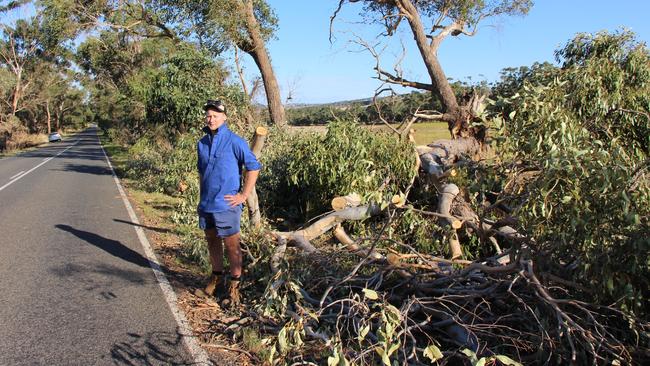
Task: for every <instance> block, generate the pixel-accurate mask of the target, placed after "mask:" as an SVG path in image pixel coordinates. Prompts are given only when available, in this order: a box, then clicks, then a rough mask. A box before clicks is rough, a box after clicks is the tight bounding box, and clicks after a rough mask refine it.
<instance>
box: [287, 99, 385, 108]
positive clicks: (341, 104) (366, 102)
mask: <svg viewBox="0 0 650 366" xmlns="http://www.w3.org/2000/svg"><path fill="white" fill-rule="evenodd" d="M380 99H383V98H380ZM371 103H372V98H363V99H353V100H342V101H338V102H330V103H295V104H294V103H290V104H286V105H285V106H284V108H285V109H300V108H310V107H338V108H340V107H345V106H348V105H350V104H358V105H370V104H371Z"/></svg>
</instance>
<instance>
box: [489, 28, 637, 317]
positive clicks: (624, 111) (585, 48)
mask: <svg viewBox="0 0 650 366" xmlns="http://www.w3.org/2000/svg"><path fill="white" fill-rule="evenodd" d="M558 55H560V56H562V57H564V59H565V63H564V66H563V68H562V69H561V70H560V71H559V72H558V74H557V77H556V78H555V80H553V81H552V82H550V83H547V84H546V85H537V86H534V85H531V84H528V83H524V85H523V87H522V88H521V89H520V90H519V91H518V92H517V93H515V94H514V95H513V96H512V97H510V98H507V99H501V100H499V101H498V102H497V105H503V106H505V107H504V109H507V110H508V111H509V113H508V116H506V120H505V121H502V122H500V123H498V127H499V128H500V136H499V138H500V139H502V140H501V146H500V151H501V152H503V154H502V157H508V158H509V160H508V161H510V162H514V163H512V164H508V165H507V166H501V167H500V168H497V169H501V170H500V171H501V173H503V175H504V176H507V177H508V181H509V182H510V183H509V187H510V188H509V191H510V193H511V197H512V201H511V207H519V209H518V210H517V212H516V213H515V215H516V216H517V217H519V218H521V219H522V226H523V227H525V228H527V229H528V230H529V231H530V233H531V234H532V236H533V237H535V238H536V239H537V240H538V243H539V245H540V246H541V247H542V249H543V250H545V251H547V252H548V253H549V254H550V257H549V258H547V259H548V262H549V263H548V265H549V266H555V267H559V268H561V269H562V271H563V272H562V271H560V273H564V274H565V275H566V276H568V277H570V278H571V279H572V280H575V281H577V282H580V283H582V284H583V286H584V288H586V289H589V292H590V293H589V294H587V295H588V296H592V297H595V298H596V299H597V300H598V301H599V302H601V303H615V302H618V303H619V304H620V305H621V306H622V307H623V308H626V309H629V310H634V311H636V312H637V313H641V314H643V313H645V312H647V309H648V296H649V295H650V294H649V293H648V289H649V288H650V282H649V280H648V278H650V277H649V276H650V257H649V254H648V253H650V185H649V184H648V180H647V178H644V175H645V176H646V177H647V175H648V168H649V167H648V164H647V159H648V139H649V136H650V133H649V131H650V120H649V118H648V115H650V103H649V102H648V96H649V95H650V77H649V75H650V61H649V58H648V50H647V49H646V48H645V46H644V45H642V44H639V43H637V42H635V41H634V37H633V36H632V35H631V34H630V33H628V32H623V33H620V34H607V33H600V34H597V35H594V36H589V35H582V34H581V35H578V36H577V37H576V39H574V40H573V41H572V42H570V43H569V44H568V45H567V46H566V47H565V48H563V49H562V50H560V51H558ZM498 121H499V120H498V119H497V122H498ZM506 169H508V170H506ZM524 175H526V176H527V178H526V179H525V180H524V179H523V178H522V177H523V176H524ZM505 185H506V184H504V186H505ZM512 193H517V194H516V195H515V194H512Z"/></svg>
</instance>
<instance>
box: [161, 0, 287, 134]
mask: <svg viewBox="0 0 650 366" xmlns="http://www.w3.org/2000/svg"><path fill="white" fill-rule="evenodd" d="M171 5H175V6H177V7H181V8H182V11H181V12H180V13H174V16H175V19H174V20H177V19H178V17H179V16H182V14H186V15H187V14H189V15H190V17H191V18H192V19H195V20H196V23H197V26H196V27H195V29H194V31H195V32H196V33H197V34H198V35H199V38H200V39H201V43H202V44H203V45H204V46H206V47H208V48H210V49H211V50H213V52H216V53H218V52H221V51H223V50H224V49H225V48H226V47H228V46H229V45H231V44H232V45H234V47H236V48H237V49H240V50H242V51H244V52H246V53H248V54H249V55H250V56H251V57H252V58H253V60H254V61H255V64H256V65H257V68H258V69H259V71H260V74H261V75H262V82H263V84H264V90H265V92H266V100H267V103H268V109H269V114H270V117H271V123H273V124H275V125H279V126H282V125H285V124H286V117H285V111H284V106H283V105H282V97H281V95H280V87H279V85H278V81H277V79H276V77H275V72H274V71H273V65H272V63H271V57H270V56H269V53H268V51H267V49H266V42H267V41H268V40H269V39H270V38H271V37H272V36H273V33H274V31H275V29H276V27H277V22H278V20H277V17H276V16H275V14H274V13H273V9H271V7H270V6H269V5H268V4H267V3H266V1H265V0H225V1H224V0H212V1H188V2H180V3H179V2H176V1H174V2H173V4H172V2H170V6H171Z"/></svg>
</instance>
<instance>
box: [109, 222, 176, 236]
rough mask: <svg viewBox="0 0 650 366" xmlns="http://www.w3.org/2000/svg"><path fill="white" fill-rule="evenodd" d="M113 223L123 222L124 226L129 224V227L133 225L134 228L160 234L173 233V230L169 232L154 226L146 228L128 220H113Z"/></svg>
mask: <svg viewBox="0 0 650 366" xmlns="http://www.w3.org/2000/svg"><path fill="white" fill-rule="evenodd" d="M113 221H115V222H121V223H123V224H129V225H133V226H139V227H141V228H143V229H147V230H151V231H155V232H158V233H169V232H171V230H169V229H165V228H160V227H153V226H146V225H142V224H136V223H135V222H132V221H126V220H120V219H113Z"/></svg>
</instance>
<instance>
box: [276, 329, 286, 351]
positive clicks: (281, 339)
mask: <svg viewBox="0 0 650 366" xmlns="http://www.w3.org/2000/svg"><path fill="white" fill-rule="evenodd" d="M278 345H279V346H280V353H284V352H286V350H287V348H288V347H287V328H282V329H281V330H280V333H278Z"/></svg>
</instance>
